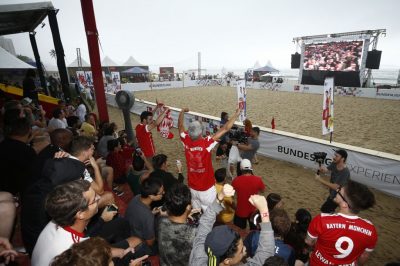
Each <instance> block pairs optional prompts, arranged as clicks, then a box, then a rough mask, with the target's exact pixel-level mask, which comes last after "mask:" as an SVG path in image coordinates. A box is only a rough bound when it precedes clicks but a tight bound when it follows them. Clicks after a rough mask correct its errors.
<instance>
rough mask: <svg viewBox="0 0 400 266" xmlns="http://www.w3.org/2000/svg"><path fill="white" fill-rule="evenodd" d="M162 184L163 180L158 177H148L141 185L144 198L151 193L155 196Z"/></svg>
mask: <svg viewBox="0 0 400 266" xmlns="http://www.w3.org/2000/svg"><path fill="white" fill-rule="evenodd" d="M162 185H163V182H162V181H161V180H160V179H158V178H146V179H145V180H143V182H142V185H141V187H140V194H141V196H142V197H143V198H148V197H149V196H150V195H153V196H155V195H157V193H158V191H159V190H160V188H161V187H162Z"/></svg>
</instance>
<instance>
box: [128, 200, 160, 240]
mask: <svg viewBox="0 0 400 266" xmlns="http://www.w3.org/2000/svg"><path fill="white" fill-rule="evenodd" d="M125 218H126V219H127V220H128V221H129V226H130V228H131V236H137V237H139V238H141V239H143V240H150V239H153V238H154V237H155V231H154V215H153V213H152V212H151V210H150V208H149V207H148V206H146V205H144V204H143V203H142V202H141V201H140V195H137V196H136V197H134V198H133V199H132V200H131V201H130V202H129V205H128V208H127V209H126V213H125Z"/></svg>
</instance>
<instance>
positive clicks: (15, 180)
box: [0, 138, 37, 194]
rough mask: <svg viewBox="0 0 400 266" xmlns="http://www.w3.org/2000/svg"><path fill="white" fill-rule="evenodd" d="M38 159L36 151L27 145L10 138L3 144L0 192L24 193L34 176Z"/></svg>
mask: <svg viewBox="0 0 400 266" xmlns="http://www.w3.org/2000/svg"><path fill="white" fill-rule="evenodd" d="M36 158H37V155H36V152H35V150H34V149H32V147H30V146H29V145H27V144H26V143H23V142H21V141H18V140H14V139H10V138H6V139H5V140H4V141H3V142H1V143H0V173H1V174H0V191H8V192H10V193H12V194H17V193H18V192H23V191H24V190H25V188H26V186H27V184H28V181H29V179H30V178H31V176H32V167H33V163H34V162H35V160H36Z"/></svg>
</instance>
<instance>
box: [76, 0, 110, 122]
mask: <svg viewBox="0 0 400 266" xmlns="http://www.w3.org/2000/svg"><path fill="white" fill-rule="evenodd" d="M81 7H82V16H83V22H84V24H85V32H86V38H87V42H88V49H89V57H90V65H91V69H92V73H93V85H94V90H95V94H96V103H97V110H98V112H99V119H100V121H101V122H108V121H109V118H108V112H107V103H106V95H105V93H104V84H103V77H102V73H101V63H100V51H99V43H98V32H97V27H96V19H95V16H94V9H93V1H92V0H81Z"/></svg>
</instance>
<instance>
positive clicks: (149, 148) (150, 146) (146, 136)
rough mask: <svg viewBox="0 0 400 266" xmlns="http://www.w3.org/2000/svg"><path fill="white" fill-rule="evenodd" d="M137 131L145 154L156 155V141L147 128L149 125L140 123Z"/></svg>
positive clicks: (138, 139) (137, 136) (139, 142)
mask: <svg viewBox="0 0 400 266" xmlns="http://www.w3.org/2000/svg"><path fill="white" fill-rule="evenodd" d="M135 131H136V138H137V141H138V144H139V147H140V149H141V150H142V152H143V154H144V156H146V157H152V156H154V154H155V153H156V150H155V148H154V142H153V137H152V135H151V132H150V131H148V130H147V125H143V124H138V125H137V126H136V128H135Z"/></svg>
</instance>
